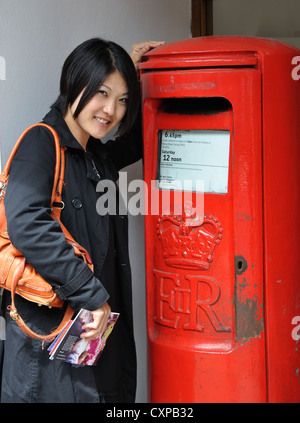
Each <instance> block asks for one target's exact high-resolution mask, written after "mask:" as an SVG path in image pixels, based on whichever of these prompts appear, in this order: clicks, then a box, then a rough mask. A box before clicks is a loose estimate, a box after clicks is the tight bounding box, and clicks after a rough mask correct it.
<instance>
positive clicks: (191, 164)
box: [159, 130, 230, 194]
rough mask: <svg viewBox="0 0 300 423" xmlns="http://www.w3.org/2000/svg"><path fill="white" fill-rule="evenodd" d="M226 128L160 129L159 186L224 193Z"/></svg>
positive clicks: (226, 162) (227, 167) (226, 145)
mask: <svg viewBox="0 0 300 423" xmlns="http://www.w3.org/2000/svg"><path fill="white" fill-rule="evenodd" d="M229 146H230V131H225V130H224V131H223V130H174V131H171V130H162V131H161V150H160V169H159V170H160V173H159V188H161V189H174V190H184V191H195V192H206V193H218V194H226V193H227V190H228V169H229Z"/></svg>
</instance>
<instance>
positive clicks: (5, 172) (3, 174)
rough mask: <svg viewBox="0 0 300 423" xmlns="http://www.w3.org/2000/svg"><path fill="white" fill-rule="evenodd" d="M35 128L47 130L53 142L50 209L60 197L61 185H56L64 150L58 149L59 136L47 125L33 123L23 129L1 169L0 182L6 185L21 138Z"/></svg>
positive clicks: (58, 179)
mask: <svg viewBox="0 0 300 423" xmlns="http://www.w3.org/2000/svg"><path fill="white" fill-rule="evenodd" d="M37 126H42V127H45V128H47V129H49V131H50V132H51V133H52V135H53V138H54V142H55V170H54V183H53V189H52V195H51V207H52V204H53V203H54V202H56V201H57V195H59V194H60V196H61V190H62V185H63V183H61V184H58V182H59V181H60V180H61V179H60V173H62V172H61V170H62V171H63V172H64V168H63V169H61V156H62V154H61V153H62V152H64V150H65V149H64V147H62V148H60V142H59V136H58V134H57V132H56V131H55V130H54V129H53V128H52V127H51V126H49V125H47V124H46V123H35V124H33V125H31V126H29V127H28V128H27V129H25V131H24V132H22V134H21V135H20V136H19V138H18V139H17V142H16V143H15V145H14V147H13V149H12V150H11V153H10V155H9V157H8V159H7V162H6V164H5V166H4V168H3V171H2V172H1V175H0V182H2V184H3V183H4V184H5V185H7V182H8V176H9V168H10V165H11V162H12V160H13V158H14V157H15V154H16V152H17V150H18V148H19V146H20V144H21V142H22V140H23V138H24V137H25V135H26V134H27V133H28V132H29V131H30V130H31V129H32V128H35V127H37ZM59 189H60V193H59V192H58V190H59ZM58 201H59V200H58Z"/></svg>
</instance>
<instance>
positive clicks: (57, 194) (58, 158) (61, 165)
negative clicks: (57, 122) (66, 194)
mask: <svg viewBox="0 0 300 423" xmlns="http://www.w3.org/2000/svg"><path fill="white" fill-rule="evenodd" d="M36 126H41V127H45V128H47V129H48V130H49V131H50V132H51V133H52V135H53V138H54V142H55V170H54V182H53V189H52V195H51V204H50V206H51V216H52V217H53V219H55V220H57V221H58V222H59V224H60V226H61V228H62V230H63V232H64V234H65V236H66V239H67V240H68V241H69V242H71V243H72V245H73V247H74V248H76V247H77V248H78V249H79V250H80V251H82V253H83V254H84V255H86V257H87V261H88V263H91V260H90V257H89V255H88V253H87V252H86V251H85V250H84V249H83V248H82V247H81V246H80V245H79V244H77V242H76V241H75V240H74V239H73V237H72V236H71V234H70V233H69V232H68V231H67V229H66V228H65V227H64V225H63V224H62V222H61V221H60V214H61V210H62V200H61V195H62V187H63V184H64V182H63V179H64V172H65V154H64V152H65V150H66V149H65V147H63V146H62V147H61V146H60V142H59V136H58V134H57V132H56V131H55V130H54V129H53V128H52V127H51V126H49V125H47V124H45V123H37V124H34V125H31V126H29V127H28V128H27V129H26V130H25V131H24V132H23V133H22V134H21V135H20V137H19V138H18V140H17V142H16V144H15V145H14V147H13V149H12V151H11V153H10V155H9V158H8V160H7V162H6V165H5V166H4V168H3V171H2V173H1V175H0V183H2V184H4V186H6V185H7V182H8V177H9V169H10V165H11V162H12V160H13V158H14V156H15V154H16V152H17V150H18V148H19V146H20V144H21V141H22V140H23V138H24V136H25V135H26V134H27V133H28V132H29V131H30V130H31V129H32V128H34V127H36ZM24 268H25V257H22V258H20V263H19V264H18V266H17V268H16V270H15V272H14V275H13V281H12V287H11V300H12V302H11V305H10V306H9V310H10V316H11V318H12V319H13V320H15V321H16V322H17V324H18V325H19V327H20V328H21V329H22V331H23V332H24V333H26V335H27V336H29V337H31V338H36V339H41V340H43V341H46V342H50V341H52V340H53V339H54V338H55V337H56V336H57V335H58V334H59V333H60V332H61V331H62V329H63V328H64V326H65V325H66V323H67V322H68V321H69V320H70V319H71V317H72V316H73V314H74V312H73V310H72V309H71V307H70V306H67V309H66V312H65V315H64V318H63V320H62V322H61V323H60V325H59V326H58V328H57V329H56V330H54V331H53V332H51V333H50V334H49V335H40V334H37V333H36V332H34V331H32V330H31V329H30V328H29V327H28V326H27V324H26V323H25V322H24V320H23V319H22V317H21V316H20V315H19V314H18V311H17V309H16V306H15V291H16V288H17V284H18V281H19V279H20V277H21V276H22V274H23V271H24Z"/></svg>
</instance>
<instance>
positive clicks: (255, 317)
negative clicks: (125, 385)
mask: <svg viewBox="0 0 300 423" xmlns="http://www.w3.org/2000/svg"><path fill="white" fill-rule="evenodd" d="M297 54H298V55H299V56H300V51H299V50H296V49H294V48H292V47H288V46H287V45H283V44H281V43H277V42H274V41H269V40H263V39H254V38H242V37H202V38H200V39H191V40H186V41H181V42H177V43H171V44H169V45H166V46H164V47H160V48H158V49H155V50H153V51H152V52H150V53H148V54H147V55H146V59H145V62H144V63H142V65H141V84H142V96H143V116H144V117H143V119H144V154H145V161H144V169H145V170H144V172H145V173H144V177H145V181H146V182H147V185H148V187H149V196H148V208H149V210H148V214H147V215H146V272H147V320H148V336H149V379H150V398H149V400H150V402H268V401H269V402H280V401H285V402H286V401H287V402H299V401H300V374H299V367H300V358H299V355H300V353H299V346H298V344H297V342H295V340H294V339H293V338H292V336H291V332H292V329H293V327H292V325H291V320H292V318H293V317H294V316H296V315H299V316H300V288H299V276H298V271H297V267H298V264H299V243H300V233H299V226H298V225H297V216H298V214H299V210H300V199H299V193H298V187H299V185H298V184H299V176H300V175H299V168H298V166H297V160H298V157H299V145H300V140H299V137H300V131H299V122H300V120H299V110H300V107H299V106H300V105H299V101H300V81H295V80H293V78H292V76H291V72H292V65H291V60H292V58H293V57H294V56H296V55H297ZM195 99H197V100H196V101H195ZM224 99H226V100H227V103H226V102H225V103H224ZM210 100H212V102H209V101H210ZM208 104H209V105H210V108H209V109H208V108H206V106H207V105H208ZM224 104H225V107H224ZM226 104H227V105H226ZM162 129H168V130H176V129H177V130H185V129H190V130H191V129H197V130H199V129H206V130H229V131H230V155H229V175H228V192H227V193H225V194H214V193H205V194H204V217H203V220H202V219H200V220H199V219H196V218H195V216H190V215H188V214H187V215H185V214H184V213H179V214H178V213H177V214H176V213H175V215H174V214H173V215H172V214H171V211H172V210H167V209H164V206H163V205H162V204H161V203H160V210H159V213H157V214H153V213H152V214H151V210H150V205H151V202H152V201H153V198H157V197H158V198H160V197H159V196H161V195H162V192H161V190H158V188H157V187H156V186H155V185H154V184H152V189H150V186H151V181H153V180H156V179H157V171H158V169H157V168H158V148H159V147H158V139H159V131H160V130H162ZM200 195H201V194H194V197H193V199H194V201H196V200H197V196H200ZM171 198H173V197H171ZM177 200H178V198H177ZM177 200H174V201H175V203H176V201H177ZM175 206H176V204H175ZM171 208H172V207H171Z"/></svg>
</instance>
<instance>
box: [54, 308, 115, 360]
mask: <svg viewBox="0 0 300 423" xmlns="http://www.w3.org/2000/svg"><path fill="white" fill-rule="evenodd" d="M118 317H119V313H111V315H110V318H109V319H108V323H107V328H106V330H105V332H104V333H102V334H101V335H99V336H98V337H97V338H95V339H92V340H91V339H89V340H87V339H84V338H81V337H80V335H81V334H82V333H83V332H84V330H83V329H82V326H83V325H85V324H87V323H91V322H92V321H93V316H92V313H91V312H90V311H88V310H84V309H81V310H80V311H79V313H78V314H77V316H76V317H75V319H74V320H69V322H68V323H67V324H66V325H65V327H64V329H63V330H62V331H61V333H60V334H59V335H58V336H57V338H56V339H55V340H54V341H53V342H52V344H51V345H50V347H49V348H48V351H49V353H50V357H49V358H50V360H54V359H56V360H61V361H65V362H66V363H71V364H78V365H82V366H95V365H96V364H97V361H98V359H99V357H100V355H101V353H102V351H103V349H104V347H105V345H106V341H107V338H108V337H109V335H110V334H111V331H112V330H113V327H114V325H115V323H116V321H117V319H118Z"/></svg>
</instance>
